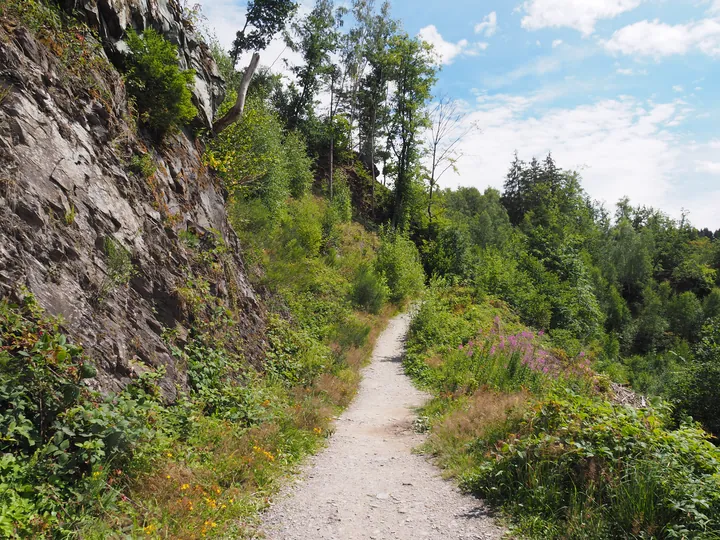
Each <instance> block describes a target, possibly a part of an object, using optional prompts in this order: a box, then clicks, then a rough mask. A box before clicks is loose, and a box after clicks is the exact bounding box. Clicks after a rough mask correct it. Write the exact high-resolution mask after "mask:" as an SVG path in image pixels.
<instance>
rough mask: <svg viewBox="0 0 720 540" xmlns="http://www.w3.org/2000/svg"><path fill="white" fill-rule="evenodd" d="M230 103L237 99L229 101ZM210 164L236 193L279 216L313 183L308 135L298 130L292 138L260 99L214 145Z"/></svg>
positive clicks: (251, 101) (209, 154) (207, 159)
mask: <svg viewBox="0 0 720 540" xmlns="http://www.w3.org/2000/svg"><path fill="white" fill-rule="evenodd" d="M230 100H234V97H233V96H232V95H229V96H228V99H227V100H226V103H228V102H229V101H230ZM219 114H223V109H222V108H221V110H220V111H219ZM205 163H206V164H207V165H209V166H210V167H212V168H213V169H215V170H217V171H218V172H219V173H220V175H221V176H222V178H223V180H224V182H225V186H226V187H227V189H228V190H229V191H231V192H232V193H233V194H235V195H236V196H239V197H245V198H250V199H253V198H255V199H260V200H262V201H263V202H264V203H265V205H266V207H267V208H269V209H270V210H271V211H274V212H276V211H278V210H279V209H280V207H281V206H282V204H283V202H284V201H285V199H286V198H287V197H288V196H289V195H292V196H293V197H295V198H302V197H303V195H304V194H306V193H308V192H309V190H310V187H311V186H312V181H313V173H312V160H311V159H310V158H309V157H308V155H307V149H306V146H305V142H304V140H303V137H302V136H301V135H300V134H299V133H298V132H294V131H293V132H290V133H288V134H287V135H286V134H285V133H284V131H283V126H282V122H281V121H280V119H279V117H278V115H277V114H276V113H274V112H273V111H272V110H271V109H270V107H269V106H268V105H267V103H265V102H264V101H263V100H262V99H259V98H257V97H251V98H249V99H248V101H247V103H246V106H245V113H244V115H243V117H242V119H241V120H240V121H239V122H236V123H235V124H232V125H231V126H229V127H228V128H227V129H225V130H223V132H222V133H220V134H219V135H218V136H217V137H216V138H215V139H213V141H212V142H211V143H210V144H209V146H208V149H207V151H206V154H205Z"/></svg>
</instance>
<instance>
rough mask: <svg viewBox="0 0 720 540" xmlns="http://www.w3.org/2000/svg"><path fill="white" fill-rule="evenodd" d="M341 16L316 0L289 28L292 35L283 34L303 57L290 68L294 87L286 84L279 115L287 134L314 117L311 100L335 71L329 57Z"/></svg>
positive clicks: (326, 1) (335, 44)
mask: <svg viewBox="0 0 720 540" xmlns="http://www.w3.org/2000/svg"><path fill="white" fill-rule="evenodd" d="M344 13H345V11H344V9H342V8H341V9H339V10H335V7H334V5H333V2H332V0H316V2H315V6H314V7H313V10H312V11H311V12H310V13H309V14H308V16H307V17H305V18H304V19H302V20H301V21H299V22H296V23H294V24H293V25H292V34H290V33H289V32H286V34H285V42H286V44H287V46H288V47H289V48H290V49H291V50H292V51H294V52H298V53H300V54H301V55H302V57H303V64H301V65H299V66H293V67H292V68H291V71H292V72H293V73H294V74H295V77H296V79H297V83H295V82H293V83H291V84H290V87H289V88H288V92H289V98H288V99H287V100H285V104H284V107H285V109H286V110H284V111H282V112H283V113H284V114H283V115H284V116H285V118H286V119H287V127H288V129H290V130H293V129H296V128H297V127H299V125H300V123H301V121H302V120H303V117H305V118H306V119H307V118H310V117H312V116H313V115H314V105H315V97H316V96H317V93H318V92H319V90H320V88H321V87H322V85H323V84H324V82H325V81H326V80H327V78H328V77H330V76H331V75H332V73H333V72H334V71H335V67H334V66H333V64H332V62H331V54H332V53H334V52H335V51H336V50H337V47H338V41H339V39H340V33H339V31H338V28H339V27H340V26H341V25H342V17H343V15H344Z"/></svg>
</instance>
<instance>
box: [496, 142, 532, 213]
mask: <svg viewBox="0 0 720 540" xmlns="http://www.w3.org/2000/svg"><path fill="white" fill-rule="evenodd" d="M524 171H525V162H524V161H522V160H521V159H520V158H519V157H518V153H517V151H516V152H515V158H514V159H513V162H512V165H510V170H509V171H508V173H507V176H506V177H505V185H504V186H503V195H502V199H501V201H502V204H503V206H504V207H505V209H506V210H507V212H508V216H510V221H511V222H512V224H513V225H517V224H519V223H520V222H521V221H522V218H523V216H524V215H525V212H526V211H527V208H525V201H524V199H523V174H524Z"/></svg>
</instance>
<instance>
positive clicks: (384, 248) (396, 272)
mask: <svg viewBox="0 0 720 540" xmlns="http://www.w3.org/2000/svg"><path fill="white" fill-rule="evenodd" d="M375 270H376V271H377V272H378V274H380V275H381V276H383V277H384V278H385V280H386V282H387V284H388V287H389V288H390V300H392V301H393V302H396V303H401V302H403V301H405V300H407V299H408V298H412V297H414V296H415V295H417V294H418V293H419V292H420V291H421V290H422V288H423V285H424V283H425V272H424V270H423V267H422V264H421V263H420V254H419V253H418V250H417V247H416V246H415V244H414V243H413V241H412V240H410V239H409V238H408V237H407V236H405V235H403V234H400V233H397V232H391V233H386V234H385V235H384V236H383V239H382V244H381V245H380V249H379V251H378V255H377V260H376V262H375Z"/></svg>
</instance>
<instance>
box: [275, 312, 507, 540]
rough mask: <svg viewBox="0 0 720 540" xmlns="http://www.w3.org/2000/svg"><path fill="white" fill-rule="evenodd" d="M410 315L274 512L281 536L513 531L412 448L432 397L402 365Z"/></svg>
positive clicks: (348, 538)
mask: <svg viewBox="0 0 720 540" xmlns="http://www.w3.org/2000/svg"><path fill="white" fill-rule="evenodd" d="M409 323H410V317H409V315H407V314H406V315H401V316H399V317H396V318H395V319H393V320H392V321H391V322H390V324H389V326H388V328H387V329H386V330H385V332H384V333H383V334H382V335H381V336H380V338H379V339H378V342H377V345H376V347H375V351H374V353H373V358H372V363H371V365H370V366H369V367H368V368H366V369H365V371H364V372H363V375H364V378H363V381H362V384H361V386H360V391H359V393H358V396H357V398H356V399H355V401H354V402H353V404H352V405H351V406H350V408H349V409H348V410H347V411H346V412H345V413H344V414H343V415H342V417H341V418H340V419H339V420H338V421H337V424H336V428H337V429H336V432H335V434H334V435H333V436H332V437H331V439H330V441H329V444H328V447H327V448H326V449H325V450H324V451H323V452H321V453H320V454H318V455H317V456H315V457H314V458H313V459H312V460H311V462H310V464H309V465H308V466H307V468H306V470H305V471H304V472H303V473H302V474H301V475H300V477H299V478H298V480H297V481H296V482H295V483H294V485H291V486H289V487H288V488H287V489H286V490H285V491H284V492H283V493H282V494H281V495H280V496H279V497H278V498H277V499H276V503H275V504H274V505H273V506H272V507H271V508H270V509H269V510H268V511H267V512H266V514H265V516H264V522H263V523H264V525H263V530H264V533H265V534H266V536H267V538H270V539H273V540H324V539H327V540H331V539H334V540H356V539H372V540H384V539H393V540H397V539H399V540H416V539H433V540H435V539H437V540H440V539H442V540H455V539H457V540H460V539H462V540H471V539H472V540H477V539H494V538H502V537H503V534H504V533H505V531H504V530H503V529H502V528H501V527H499V526H498V525H497V524H496V523H495V522H494V520H493V519H492V518H491V517H489V516H488V515H487V512H486V510H485V508H484V506H483V504H482V502H481V501H479V500H478V499H475V498H473V497H470V496H467V495H463V494H461V493H460V492H459V491H458V490H457V488H456V487H454V485H453V484H451V483H450V482H448V481H445V480H443V479H442V478H441V477H440V474H439V472H438V470H437V469H436V468H435V467H434V466H433V465H432V464H431V463H429V462H428V461H427V459H426V458H425V457H423V456H420V455H416V454H413V453H412V449H413V448H414V447H416V446H417V445H418V444H420V443H421V442H422V441H423V436H422V435H418V434H416V433H415V432H414V431H413V429H412V423H413V420H414V418H415V415H414V413H413V409H414V408H416V407H418V406H420V405H422V403H423V402H424V401H425V400H426V399H427V398H428V396H427V395H426V394H423V393H422V392H420V391H418V390H417V389H415V388H414V387H413V386H412V384H411V383H410V381H409V379H408V378H407V377H406V376H405V375H404V373H403V370H402V365H401V358H402V354H403V339H404V337H405V335H406V333H407V329H408V325H409Z"/></svg>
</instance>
